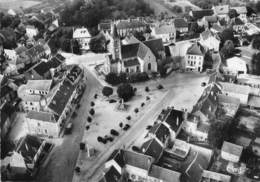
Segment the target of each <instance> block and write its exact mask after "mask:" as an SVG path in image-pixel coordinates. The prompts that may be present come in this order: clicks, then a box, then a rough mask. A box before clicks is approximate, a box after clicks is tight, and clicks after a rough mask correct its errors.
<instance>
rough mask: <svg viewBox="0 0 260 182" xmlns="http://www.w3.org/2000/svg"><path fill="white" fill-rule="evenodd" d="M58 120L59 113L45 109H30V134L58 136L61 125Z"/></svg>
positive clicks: (27, 119)
mask: <svg viewBox="0 0 260 182" xmlns="http://www.w3.org/2000/svg"><path fill="white" fill-rule="evenodd" d="M57 121H58V116H57V115H54V114H53V113H49V112H43V111H29V112H28V113H27V116H26V123H27V126H28V131H29V134H30V135H37V136H39V137H58V136H59V133H60V125H59V124H58V123H57Z"/></svg>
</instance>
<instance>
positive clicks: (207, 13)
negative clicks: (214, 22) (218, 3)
mask: <svg viewBox="0 0 260 182" xmlns="http://www.w3.org/2000/svg"><path fill="white" fill-rule="evenodd" d="M213 14H214V12H213V10H212V9H202V10H197V11H192V16H193V17H194V19H195V20H198V19H201V18H203V17H204V16H211V15H213Z"/></svg>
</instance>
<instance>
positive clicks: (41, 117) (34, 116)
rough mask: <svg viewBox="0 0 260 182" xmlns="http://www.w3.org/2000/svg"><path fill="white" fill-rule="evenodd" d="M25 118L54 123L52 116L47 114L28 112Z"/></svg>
mask: <svg viewBox="0 0 260 182" xmlns="http://www.w3.org/2000/svg"><path fill="white" fill-rule="evenodd" d="M26 118H28V119H33V120H38V121H46V122H56V120H55V119H54V115H53V114H52V113H49V112H37V111H29V112H28V114H27V116H26Z"/></svg>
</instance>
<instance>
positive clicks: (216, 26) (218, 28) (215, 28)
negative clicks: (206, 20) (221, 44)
mask: <svg viewBox="0 0 260 182" xmlns="http://www.w3.org/2000/svg"><path fill="white" fill-rule="evenodd" d="M210 30H211V31H212V32H213V33H221V32H222V31H223V30H224V28H223V27H222V26H221V25H219V24H218V23H214V24H213V25H212V26H211V28H210Z"/></svg>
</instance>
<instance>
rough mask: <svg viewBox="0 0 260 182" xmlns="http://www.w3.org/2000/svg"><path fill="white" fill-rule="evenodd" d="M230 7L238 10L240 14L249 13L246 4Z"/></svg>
mask: <svg viewBox="0 0 260 182" xmlns="http://www.w3.org/2000/svg"><path fill="white" fill-rule="evenodd" d="M230 9H234V10H236V11H237V13H238V14H246V13H247V9H246V7H245V6H237V7H231V8H230Z"/></svg>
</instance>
